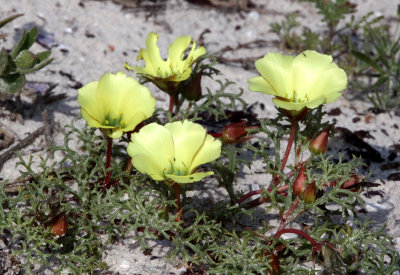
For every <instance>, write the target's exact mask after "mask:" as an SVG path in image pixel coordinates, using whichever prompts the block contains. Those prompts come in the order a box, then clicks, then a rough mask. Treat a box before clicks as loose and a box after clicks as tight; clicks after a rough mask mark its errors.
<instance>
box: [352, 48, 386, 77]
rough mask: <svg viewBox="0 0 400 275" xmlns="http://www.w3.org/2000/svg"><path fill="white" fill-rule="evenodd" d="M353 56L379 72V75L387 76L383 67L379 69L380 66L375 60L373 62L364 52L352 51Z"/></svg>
mask: <svg viewBox="0 0 400 275" xmlns="http://www.w3.org/2000/svg"><path fill="white" fill-rule="evenodd" d="M351 54H352V55H354V56H355V57H356V58H358V59H360V60H361V61H363V62H365V63H367V64H368V65H369V66H371V67H372V68H374V69H375V70H377V71H378V72H379V73H381V74H385V71H384V70H383V69H382V68H381V67H379V65H378V64H377V63H376V62H375V61H374V60H372V59H371V58H369V57H368V56H366V55H365V54H363V53H362V52H359V51H354V50H353V51H351Z"/></svg>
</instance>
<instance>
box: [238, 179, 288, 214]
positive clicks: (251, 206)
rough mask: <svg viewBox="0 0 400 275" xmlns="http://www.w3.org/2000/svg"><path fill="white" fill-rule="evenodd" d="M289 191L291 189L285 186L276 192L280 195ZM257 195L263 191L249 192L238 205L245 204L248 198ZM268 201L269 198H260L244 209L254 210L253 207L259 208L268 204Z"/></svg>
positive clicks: (246, 205)
mask: <svg viewBox="0 0 400 275" xmlns="http://www.w3.org/2000/svg"><path fill="white" fill-rule="evenodd" d="M288 189H289V185H287V184H286V185H284V186H281V187H279V188H278V189H277V190H276V192H277V193H278V194H279V193H282V192H285V191H286V190H288ZM250 194H251V195H250ZM256 194H261V190H255V191H251V192H249V193H247V194H244V195H243V196H242V197H241V198H240V199H239V200H238V204H240V203H241V202H243V201H244V200H246V199H247V198H249V197H251V196H253V195H256ZM268 201H269V198H267V197H260V198H257V199H254V200H252V201H251V202H249V203H247V204H245V205H244V206H243V207H244V208H245V209H250V208H253V207H257V206H259V205H261V204H263V203H265V202H268Z"/></svg>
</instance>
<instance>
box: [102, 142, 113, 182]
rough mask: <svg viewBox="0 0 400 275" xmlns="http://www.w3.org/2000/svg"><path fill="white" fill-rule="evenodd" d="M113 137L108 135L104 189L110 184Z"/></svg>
mask: <svg viewBox="0 0 400 275" xmlns="http://www.w3.org/2000/svg"><path fill="white" fill-rule="evenodd" d="M112 142H113V141H112V138H110V137H107V159H106V171H107V174H106V178H105V179H104V183H103V187H104V189H107V188H108V187H109V185H110V179H111V170H110V167H111V151H112Z"/></svg>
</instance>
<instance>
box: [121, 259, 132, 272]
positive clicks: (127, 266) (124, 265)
mask: <svg viewBox="0 0 400 275" xmlns="http://www.w3.org/2000/svg"><path fill="white" fill-rule="evenodd" d="M119 267H120V268H121V269H125V270H126V269H130V268H131V265H130V263H129V262H128V261H126V260H122V261H121V264H120V265H119Z"/></svg>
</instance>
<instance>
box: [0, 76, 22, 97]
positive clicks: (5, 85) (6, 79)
mask: <svg viewBox="0 0 400 275" xmlns="http://www.w3.org/2000/svg"><path fill="white" fill-rule="evenodd" d="M25 82H26V78H25V75H23V74H19V73H14V74H9V75H5V76H1V77H0V93H5V94H11V93H15V92H17V91H19V90H20V89H22V87H24V85H25Z"/></svg>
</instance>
